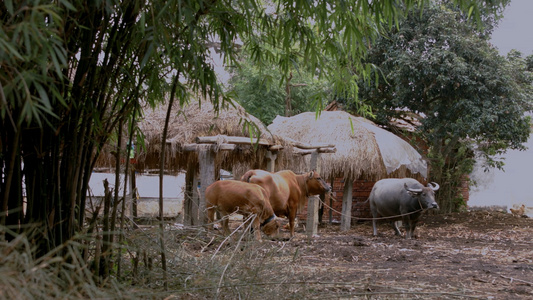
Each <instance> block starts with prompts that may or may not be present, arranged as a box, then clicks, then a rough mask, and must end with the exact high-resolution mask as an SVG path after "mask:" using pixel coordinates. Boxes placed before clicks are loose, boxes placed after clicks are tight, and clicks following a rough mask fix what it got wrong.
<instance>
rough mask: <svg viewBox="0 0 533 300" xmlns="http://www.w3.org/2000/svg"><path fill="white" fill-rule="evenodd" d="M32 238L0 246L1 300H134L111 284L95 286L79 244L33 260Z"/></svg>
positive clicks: (116, 285)
mask: <svg viewBox="0 0 533 300" xmlns="http://www.w3.org/2000/svg"><path fill="white" fill-rule="evenodd" d="M33 238H34V237H31V238H28V236H26V235H24V234H21V235H18V236H17V237H16V238H15V239H13V240H12V241H10V242H6V241H2V242H0V274H2V275H1V276H0V299H88V298H90V299H99V298H100V299H114V298H120V299H133V298H135V297H134V296H133V295H132V294H131V293H130V292H129V291H126V290H125V288H124V287H121V286H120V285H119V284H118V283H117V282H115V281H114V280H107V281H106V282H104V283H100V284H97V283H96V281H95V278H94V277H93V274H92V271H91V270H90V269H89V265H88V264H86V263H85V261H84V259H83V258H82V254H81V252H82V250H83V249H84V246H83V244H82V243H81V241H71V242H69V243H67V244H65V245H63V246H61V247H58V248H57V249H54V250H52V251H50V252H49V253H47V254H46V255H44V256H43V257H40V258H35V247H34V246H32V244H31V242H30V241H31V240H32V239H33Z"/></svg>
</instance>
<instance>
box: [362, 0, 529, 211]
mask: <svg viewBox="0 0 533 300" xmlns="http://www.w3.org/2000/svg"><path fill="white" fill-rule="evenodd" d="M488 16H490V15H488ZM484 20H485V21H486V22H489V23H487V25H489V26H487V27H485V28H484V30H479V29H478V28H477V27H474V26H473V25H472V24H471V23H468V22H466V21H465V17H464V15H463V14H461V13H460V12H458V11H456V10H454V9H453V7H452V6H446V5H440V4H438V5H429V6H426V7H424V9H423V11H421V12H420V11H419V12H416V11H413V12H412V13H410V14H409V15H408V17H407V18H406V19H405V20H402V21H401V22H400V26H399V27H398V28H393V29H392V30H391V31H390V32H389V33H388V34H387V35H384V36H383V37H380V38H379V39H378V40H377V41H376V43H375V44H373V45H372V48H371V49H370V50H369V53H368V58H367V60H366V61H367V62H369V63H372V64H374V65H375V66H376V77H372V76H370V78H371V79H370V80H369V82H367V83H366V84H362V85H361V90H360V91H361V94H360V97H361V98H362V99H364V100H366V101H369V103H371V106H372V107H373V108H374V113H375V116H376V120H377V121H378V122H380V123H382V124H386V125H388V126H392V123H394V121H395V120H398V119H403V120H404V121H405V122H409V123H411V124H412V125H414V127H415V128H416V132H417V133H419V134H420V135H421V136H422V137H423V139H424V140H425V141H427V143H428V146H429V154H428V155H429V157H430V158H431V160H432V175H433V176H434V178H432V180H439V181H440V182H442V183H444V185H443V187H444V189H442V190H441V191H440V192H439V194H440V195H441V197H440V198H441V201H442V202H444V203H442V204H443V205H441V206H442V207H443V208H444V209H445V210H452V209H456V208H457V205H458V204H459V203H460V199H458V198H457V194H456V188H457V186H458V185H459V184H460V179H461V177H462V176H463V175H464V174H468V173H469V172H470V168H471V166H472V163H473V159H474V156H473V151H474V150H475V151H476V152H477V153H479V154H481V155H482V156H484V157H485V158H486V159H487V162H488V163H489V165H490V166H498V167H501V165H502V163H501V162H499V161H497V160H496V158H497V155H498V154H501V153H504V152H505V151H506V150H507V149H523V148H524V146H523V143H524V142H525V141H527V138H528V137H529V128H530V119H529V118H528V117H526V116H525V115H524V112H525V111H527V110H530V109H531V99H532V96H533V94H532V85H531V84H532V79H533V77H531V73H530V72H529V71H528V70H527V68H526V67H527V65H526V61H525V60H524V59H522V58H520V57H519V56H517V55H511V56H510V57H509V59H506V58H504V57H502V56H500V55H499V54H498V52H497V50H496V49H495V48H494V47H492V46H491V45H490V43H489V38H490V28H492V26H490V25H491V23H490V22H494V20H495V18H493V17H487V18H485V19H484ZM374 78H375V79H374Z"/></svg>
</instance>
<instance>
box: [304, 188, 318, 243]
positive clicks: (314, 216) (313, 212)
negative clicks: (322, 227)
mask: <svg viewBox="0 0 533 300" xmlns="http://www.w3.org/2000/svg"><path fill="white" fill-rule="evenodd" d="M319 203H320V197H319V196H311V197H309V199H308V201H307V227H306V231H307V237H308V238H313V236H315V235H317V233H318V204H319Z"/></svg>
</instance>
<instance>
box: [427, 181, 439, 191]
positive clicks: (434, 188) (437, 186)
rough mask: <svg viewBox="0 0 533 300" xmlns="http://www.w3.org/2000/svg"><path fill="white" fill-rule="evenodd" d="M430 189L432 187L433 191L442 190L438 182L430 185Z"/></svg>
mask: <svg viewBox="0 0 533 300" xmlns="http://www.w3.org/2000/svg"><path fill="white" fill-rule="evenodd" d="M428 187H430V188H431V189H432V190H434V191H436V190H438V189H439V188H440V186H439V184H438V183H436V182H431V183H428Z"/></svg>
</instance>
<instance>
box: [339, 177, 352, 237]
mask: <svg viewBox="0 0 533 300" xmlns="http://www.w3.org/2000/svg"><path fill="white" fill-rule="evenodd" d="M352 190H353V180H352V179H351V178H348V179H345V180H344V191H343V195H342V216H341V231H348V230H350V225H351V222H352Z"/></svg>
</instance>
